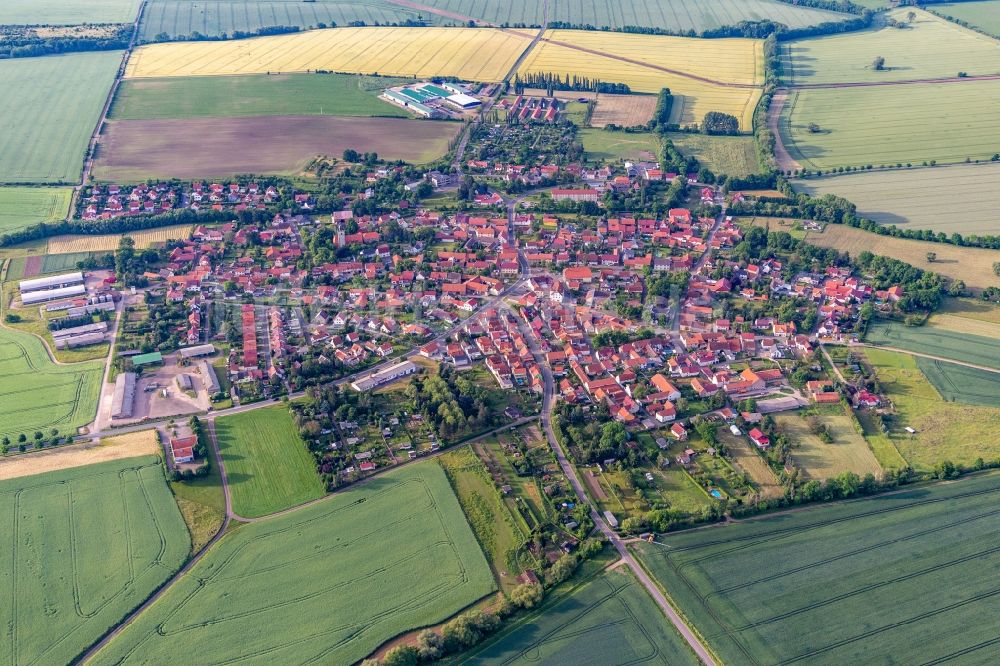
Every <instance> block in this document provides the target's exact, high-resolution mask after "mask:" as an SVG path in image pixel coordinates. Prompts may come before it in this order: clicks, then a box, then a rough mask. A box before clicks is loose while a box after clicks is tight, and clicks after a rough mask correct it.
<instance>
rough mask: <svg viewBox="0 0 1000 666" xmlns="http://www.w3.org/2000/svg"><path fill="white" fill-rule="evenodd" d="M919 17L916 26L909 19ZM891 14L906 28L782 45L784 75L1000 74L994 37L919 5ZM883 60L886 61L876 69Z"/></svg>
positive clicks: (857, 78)
mask: <svg viewBox="0 0 1000 666" xmlns="http://www.w3.org/2000/svg"><path fill="white" fill-rule="evenodd" d="M910 11H913V12H914V14H915V15H916V18H915V20H914V21H913V22H912V23H908V22H907V15H908V14H909V12H910ZM889 16H890V17H892V18H894V19H896V20H897V21H901V22H903V23H905V24H906V25H907V26H908V27H906V28H902V29H901V28H893V27H884V28H881V29H878V30H865V31H862V32H851V33H844V34H839V35H826V36H823V37H813V38H810V39H802V40H797V41H792V42H786V43H784V44H782V46H781V55H782V61H783V62H782V65H783V76H784V78H785V79H786V80H787V81H788V82H789V83H790V84H792V85H805V84H814V83H846V82H884V81H900V80H914V79H932V78H948V77H955V76H958V73H959V72H967V73H968V74H970V75H976V74H995V73H997V72H998V71H1000V48H997V44H996V42H995V41H994V40H992V39H991V38H989V37H987V36H985V35H981V34H979V33H976V32H973V31H972V30H966V29H965V28H961V27H959V26H957V25H955V24H954V23H950V22H948V21H945V20H944V19H941V18H938V17H937V16H934V15H933V14H930V13H928V12H925V11H922V10H920V9H917V8H915V7H903V8H901V9H898V10H896V11H892V12H889ZM877 56H882V57H883V58H885V65H884V69H883V70H876V69H875V68H874V66H873V62H874V60H875V58H876V57H877Z"/></svg>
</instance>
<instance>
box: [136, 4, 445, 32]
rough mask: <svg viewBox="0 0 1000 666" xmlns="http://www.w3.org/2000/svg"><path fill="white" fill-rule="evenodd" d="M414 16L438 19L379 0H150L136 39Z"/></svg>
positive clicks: (388, 20)
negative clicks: (308, 0) (163, 35)
mask: <svg viewBox="0 0 1000 666" xmlns="http://www.w3.org/2000/svg"><path fill="white" fill-rule="evenodd" d="M420 17H422V18H423V19H424V20H425V21H427V22H428V23H438V22H439V18H440V17H436V16H435V15H433V14H429V13H427V12H420V11H417V10H415V9H409V8H406V7H401V6H398V5H394V4H392V3H390V2H382V1H380V0H319V2H315V1H311V2H301V1H299V0H206V1H204V2H192V1H191V0H150V1H149V2H148V3H147V6H146V11H145V13H144V14H143V16H142V25H141V26H140V35H141V38H142V40H143V41H153V40H155V39H156V38H157V36H158V35H161V34H164V33H165V34H166V35H168V36H169V37H170V38H173V39H183V38H185V37H188V36H190V35H191V34H192V33H194V32H199V33H201V34H203V35H211V36H218V35H221V34H223V33H226V34H227V35H232V33H233V32H235V31H242V32H255V31H257V30H260V29H261V28H269V27H274V26H297V27H299V28H304V29H305V28H313V27H319V24H321V23H323V24H326V25H327V26H328V27H333V26H334V25H339V26H346V25H350V24H352V23H354V22H356V21H361V22H363V23H364V24H367V25H376V24H378V25H394V24H403V23H406V22H407V21H410V22H415V21H417V20H418V18H420ZM446 22H447V23H453V21H446Z"/></svg>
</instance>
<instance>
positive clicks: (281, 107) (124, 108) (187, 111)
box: [111, 3, 411, 120]
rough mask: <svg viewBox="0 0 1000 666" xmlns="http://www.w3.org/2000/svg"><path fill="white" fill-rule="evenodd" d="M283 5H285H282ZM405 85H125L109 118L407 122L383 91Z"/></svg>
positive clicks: (230, 80)
mask: <svg viewBox="0 0 1000 666" xmlns="http://www.w3.org/2000/svg"><path fill="white" fill-rule="evenodd" d="M283 4H287V3H283ZM404 81H405V79H392V78H382V77H371V76H349V75H346V74H281V75H273V76H268V75H267V74H252V75H248V76H212V77H183V78H164V79H137V80H130V81H125V82H124V83H123V84H122V86H121V87H120V88H119V89H118V95H117V97H116V98H115V103H114V106H113V107H112V112H111V117H112V118H114V119H116V120H156V119H165V118H227V117H234V116H284V115H296V116H307V115H330V116H391V117H396V118H409V117H411V116H410V114H409V113H407V112H406V111H404V110H403V109H401V108H399V107H397V106H394V105H392V104H388V103H387V102H383V101H382V100H380V99H379V98H378V95H379V94H380V93H381V92H382V90H383V89H385V88H387V87H390V86H393V85H398V84H400V83H403V82H404Z"/></svg>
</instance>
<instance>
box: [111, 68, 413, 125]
mask: <svg viewBox="0 0 1000 666" xmlns="http://www.w3.org/2000/svg"><path fill="white" fill-rule="evenodd" d="M403 82H405V80H404V79H392V78H380V77H374V76H350V75H347V74H283V75H274V76H268V75H266V74H255V75H250V76H192V77H180V78H176V77H175V78H162V79H130V80H126V81H124V82H123V83H122V86H121V88H119V90H118V95H117V97H116V98H115V103H114V107H113V109H112V113H111V117H112V118H114V119H116V120H155V119H162V118H210V117H216V118H223V117H230V116H284V115H298V116H305V115H320V114H325V115H330V116H392V117H396V118H409V117H411V116H410V114H408V113H407V112H406V111H404V110H403V109H401V108H399V107H398V106H394V105H392V104H389V103H387V102H383V101H382V100H380V99H379V98H378V95H379V94H380V93H381V91H382V90H383V89H385V88H388V87H390V86H393V85H398V84H400V83H403Z"/></svg>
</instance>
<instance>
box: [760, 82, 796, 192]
mask: <svg viewBox="0 0 1000 666" xmlns="http://www.w3.org/2000/svg"><path fill="white" fill-rule="evenodd" d="M787 101H788V91H787V90H777V91H775V93H774V96H773V97H772V98H771V106H770V108H768V110H767V128H768V129H769V130H771V134H772V135H773V136H774V160H775V161H776V162H777V163H778V168H779V169H781V170H782V171H785V172H787V171H798V170H799V169H801V168H802V165H801V164H799V163H798V162H797V161H796V160H795V159H794V158H792V156H791V154H789V152H788V149H787V148H785V144H784V141H783V140H782V137H781V129H780V128H779V123H780V122H781V110H782V109H784V108H785V103H786V102H787Z"/></svg>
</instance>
